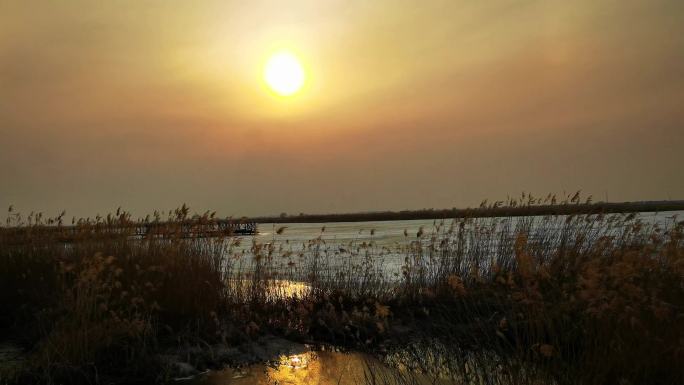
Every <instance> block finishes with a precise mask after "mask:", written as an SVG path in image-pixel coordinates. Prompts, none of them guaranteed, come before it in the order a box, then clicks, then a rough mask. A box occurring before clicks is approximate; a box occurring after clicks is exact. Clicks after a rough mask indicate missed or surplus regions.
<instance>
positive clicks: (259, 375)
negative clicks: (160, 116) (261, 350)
mask: <svg viewBox="0 0 684 385" xmlns="http://www.w3.org/2000/svg"><path fill="white" fill-rule="evenodd" d="M366 383H367V384H387V385H390V384H400V383H411V384H448V383H449V382H448V381H445V380H442V379H435V378H428V377H426V376H422V375H417V374H410V373H407V372H405V371H401V372H400V371H398V370H395V369H392V368H389V367H387V366H385V365H383V364H382V363H380V361H378V360H377V359H376V358H374V357H372V356H369V355H366V354H362V353H341V352H331V351H319V352H313V351H310V352H305V353H301V354H293V355H288V356H281V357H280V359H279V360H278V361H277V362H274V363H271V364H264V365H253V366H249V367H246V368H239V369H233V368H229V369H225V370H222V371H218V372H212V373H209V374H207V375H205V376H202V377H201V378H198V379H196V380H194V381H193V382H192V384H193V385H195V384H196V385H199V384H202V385H357V384H366Z"/></svg>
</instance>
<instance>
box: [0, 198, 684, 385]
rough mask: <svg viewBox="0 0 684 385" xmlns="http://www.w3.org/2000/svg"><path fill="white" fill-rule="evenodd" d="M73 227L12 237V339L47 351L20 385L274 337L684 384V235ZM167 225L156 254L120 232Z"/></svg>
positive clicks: (430, 365)
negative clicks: (268, 234)
mask: <svg viewBox="0 0 684 385" xmlns="http://www.w3.org/2000/svg"><path fill="white" fill-rule="evenodd" d="M573 199H575V198H574V197H573ZM577 199H579V198H577ZM573 203H575V202H574V201H573V202H570V203H569V204H573ZM516 207H519V205H518V206H516ZM62 219H63V215H62V216H59V217H57V218H53V219H44V218H42V217H41V216H40V215H31V216H29V217H27V218H26V219H22V218H21V216H20V215H18V214H17V213H15V212H13V211H12V212H10V213H9V215H8V222H7V225H6V226H4V227H1V228H0V322H1V325H0V327H1V330H2V333H3V335H4V336H3V338H4V339H10V338H11V339H14V340H15V341H16V342H18V343H20V344H22V345H23V346H25V347H27V349H28V351H29V352H30V356H29V359H28V360H27V363H26V365H25V366H26V367H25V370H23V371H20V373H19V374H17V375H15V376H13V381H15V382H19V383H79V382H81V383H102V382H109V383H111V382H132V381H139V382H151V381H158V382H163V381H164V380H165V378H166V377H165V373H167V372H166V369H165V368H164V367H163V363H162V362H160V361H159V360H157V357H158V353H159V352H160V351H162V350H163V349H167V348H168V347H169V346H177V345H184V344H185V345H187V344H197V345H211V344H217V343H221V344H226V345H231V344H239V343H242V342H245V341H249V340H251V339H253V338H256V337H258V336H260V335H264V334H275V335H280V336H283V337H286V338H289V339H293V340H298V341H303V342H312V343H326V344H335V345H338V346H343V347H347V348H351V349H358V350H363V351H367V352H370V353H375V354H377V355H380V356H381V357H383V359H384V361H385V362H386V363H387V364H389V365H393V366H397V367H404V368H410V369H412V370H413V372H412V373H415V372H421V373H423V374H425V375H429V376H432V377H433V378H435V379H440V378H441V379H451V380H453V381H455V382H459V383H462V382H465V383H468V382H478V383H491V384H503V383H507V384H511V383H512V384H516V383H520V384H522V383H531V382H539V381H542V382H545V383H557V384H565V383H568V384H570V383H582V384H607V383H625V384H631V383H633V384H636V383H659V384H670V383H682V382H684V377H683V374H682V371H681V368H680V364H681V362H684V327H683V326H682V325H684V322H682V320H684V240H683V239H684V238H683V230H684V225H683V224H682V222H677V220H676V219H675V218H673V219H672V220H671V221H670V222H669V223H668V224H667V225H666V226H663V227H659V226H657V225H651V224H647V223H644V222H642V221H640V220H639V218H638V217H637V216H635V215H633V214H630V215H627V214H610V215H603V214H592V215H570V216H555V215H548V216H544V217H522V218H513V217H503V218H458V219H454V220H436V221H435V222H434V226H433V228H431V229H427V228H426V229H421V230H420V231H419V232H418V233H417V234H409V233H408V232H405V237H406V242H405V243H404V244H403V245H402V246H400V248H399V249H393V248H387V247H380V246H378V245H376V244H375V243H374V242H373V240H372V238H371V240H366V241H363V242H351V243H349V244H339V243H331V242H328V241H326V240H325V239H324V238H323V237H322V235H323V233H324V231H325V228H322V229H321V236H319V237H316V238H315V239H312V240H309V241H307V242H303V243H297V244H295V243H294V242H290V241H288V240H287V229H286V228H284V227H281V228H279V229H278V231H274V235H273V240H272V242H270V243H268V244H259V243H256V242H252V243H249V241H248V240H247V239H246V238H231V237H227V236H225V237H224V236H222V237H212V238H203V237H201V234H199V235H198V236H197V237H194V238H183V237H182V232H180V231H178V227H179V226H187V225H188V223H197V224H206V223H211V221H214V220H215V219H214V216H213V215H212V214H210V213H205V214H203V215H196V216H190V215H189V210H188V209H187V207H185V206H183V207H181V208H180V209H178V210H176V211H174V212H171V213H169V214H168V216H167V218H166V219H165V220H164V221H162V220H161V215H160V214H156V215H155V216H153V217H152V219H150V218H147V219H145V220H141V221H134V220H132V219H131V217H130V215H129V214H127V213H125V212H122V211H119V212H117V213H116V214H114V215H110V216H108V217H104V218H100V217H97V218H94V219H84V220H79V221H73V226H65V225H64V224H63V223H62V222H63V221H62ZM152 221H156V222H157V223H163V226H159V229H160V231H158V232H156V233H155V234H150V235H148V236H147V237H146V238H136V237H132V236H131V233H130V232H128V231H122V230H121V229H127V228H131V227H134V226H136V225H140V224H144V223H150V222H152ZM197 228H198V229H201V228H202V226H198V227H197ZM67 231H68V233H69V237H68V239H69V241H68V242H65V238H64V236H63V235H64V233H65V232H67ZM195 234H196V235H197V233H196V232H195ZM373 235H374V231H372V232H371V236H373ZM245 242H247V243H248V244H245ZM398 255H399V256H401V259H398V258H397V256H398ZM388 265H391V266H395V267H396V269H394V270H393V269H390V268H387V266H388ZM378 373H386V372H385V371H380V372H378ZM382 375H383V376H384V375H385V374H382ZM0 376H2V374H0ZM5 376H7V375H5ZM369 376H370V377H369V378H368V380H369V382H371V383H383V381H384V382H385V383H391V382H389V381H395V382H394V383H397V382H396V381H398V380H397V379H389V378H384V377H383V378H380V377H377V376H375V377H374V375H373V372H372V371H371V372H369ZM381 377H382V376H381ZM0 378H1V377H0ZM409 380H410V376H408V377H407V378H404V379H402V380H401V381H402V382H403V383H408V381H409ZM402 382H400V383H402Z"/></svg>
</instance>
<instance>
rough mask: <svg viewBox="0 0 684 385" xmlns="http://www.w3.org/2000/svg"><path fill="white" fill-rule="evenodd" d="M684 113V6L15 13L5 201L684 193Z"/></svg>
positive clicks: (270, 201)
mask: <svg viewBox="0 0 684 385" xmlns="http://www.w3.org/2000/svg"><path fill="white" fill-rule="evenodd" d="M280 48H287V49H289V50H292V51H294V52H296V53H297V54H298V56H299V57H300V59H301V60H302V62H303V64H304V66H305V67H306V70H307V75H308V79H307V83H306V87H305V89H304V90H303V91H302V92H300V93H299V94H297V95H295V96H293V97H291V98H289V99H282V98H277V97H274V96H273V94H272V93H269V92H268V91H267V90H266V89H265V86H264V84H263V81H262V80H261V77H260V76H261V70H262V67H263V63H264V61H265V60H266V58H267V57H268V55H269V54H270V53H272V52H273V51H274V50H276V49H280ZM683 105H684V2H681V1H572V2H568V1H539V2H533V1H487V2H473V1H455V0H452V1H427V2H409V1H397V0H392V1H390V0H382V1H373V2H368V1H358V2H348V1H314V0H312V1H291V2H287V3H285V2H282V1H276V0H272V1H253V2H238V1H235V2H230V1H215V2H211V1H203V2H178V1H150V2H137V1H116V2H107V3H104V2H97V3H94V2H91V1H84V0H74V1H69V2H50V3H47V2H33V1H4V2H2V4H0V181H1V182H0V207H6V206H9V205H10V204H14V205H15V206H16V207H17V208H18V209H19V210H21V211H24V212H28V211H31V210H42V211H45V212H46V213H48V214H54V213H57V212H58V211H61V210H62V209H66V210H67V212H68V213H69V214H71V215H77V216H88V215H90V216H92V215H94V214H96V213H104V212H108V211H112V210H115V209H116V207H118V206H123V207H124V208H127V209H130V210H133V211H134V212H135V213H136V214H141V215H142V214H144V213H147V212H150V211H152V210H154V209H169V208H173V207H176V206H178V205H179V204H181V203H184V202H185V203H187V204H189V205H190V206H191V207H192V208H194V209H195V210H197V211H204V210H206V209H213V210H217V211H218V212H219V214H221V215H243V214H244V215H255V214H270V213H280V212H290V213H299V212H341V211H343V212H346V211H364V210H384V209H404V208H423V207H453V206H457V207H462V206H468V205H476V204H477V203H479V202H480V201H481V200H482V199H485V198H490V199H500V198H505V197H506V195H508V194H511V195H517V194H519V193H520V192H521V191H528V192H532V193H535V194H538V195H545V194H546V193H548V192H558V193H562V192H563V191H574V190H578V189H582V190H583V191H584V192H586V193H588V194H594V195H595V198H596V199H599V200H600V199H604V198H605V197H606V195H607V196H608V198H609V199H610V200H648V199H668V198H670V199H683V198H684V178H682V176H684V173H683V172H682V166H681V165H682V164H684V151H683V150H684V127H683V125H684V108H682V106H683Z"/></svg>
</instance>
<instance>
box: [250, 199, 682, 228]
mask: <svg viewBox="0 0 684 385" xmlns="http://www.w3.org/2000/svg"><path fill="white" fill-rule="evenodd" d="M677 210H684V200H672V201H644V202H597V203H568V204H555V205H531V206H517V207H511V206H505V207H479V208H466V209H439V210H436V209H426V210H403V211H380V212H366V213H346V214H300V215H280V216H263V217H251V218H246V219H245V220H247V221H250V222H255V223H325V222H370V221H401V220H414V219H448V218H468V217H470V218H483V217H518V216H534V215H570V214H599V213H604V214H608V213H638V212H661V211H677Z"/></svg>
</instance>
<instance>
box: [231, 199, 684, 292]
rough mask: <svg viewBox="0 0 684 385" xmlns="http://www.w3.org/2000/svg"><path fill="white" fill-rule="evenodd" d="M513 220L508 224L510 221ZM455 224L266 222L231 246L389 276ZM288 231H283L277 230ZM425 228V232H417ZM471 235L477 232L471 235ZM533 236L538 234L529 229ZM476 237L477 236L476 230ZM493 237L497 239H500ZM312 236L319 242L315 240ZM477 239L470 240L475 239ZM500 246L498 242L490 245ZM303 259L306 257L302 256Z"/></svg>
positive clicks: (501, 227)
mask: <svg viewBox="0 0 684 385" xmlns="http://www.w3.org/2000/svg"><path fill="white" fill-rule="evenodd" d="M564 218H565V217H564V216H558V217H552V218H551V219H553V222H551V224H550V225H549V224H548V223H546V224H544V225H543V226H541V227H539V229H540V230H543V232H542V234H541V235H542V236H545V235H548V234H546V232H548V230H549V226H563V224H564V222H565V221H564ZM636 218H638V219H639V220H640V221H642V222H643V223H644V224H657V225H659V226H660V227H663V228H665V227H668V226H670V225H672V223H673V218H678V220H681V219H682V218H684V211H670V212H660V213H654V212H645V213H639V214H636ZM547 219H549V217H535V216H533V217H512V218H480V219H478V221H480V222H481V223H483V224H485V226H487V224H491V223H493V222H496V223H498V225H497V226H498V227H497V229H498V230H497V231H504V232H511V231H514V230H515V228H516V226H517V225H518V224H522V223H529V222H536V223H539V222H541V221H544V220H547ZM506 221H509V224H508V225H505V223H506ZM453 223H454V220H452V219H436V220H432V219H429V220H404V221H374V222H333V223H282V224H261V225H259V234H257V235H254V236H246V237H241V244H240V245H239V246H238V247H237V248H234V249H233V250H232V252H233V253H235V254H238V253H245V254H246V255H247V256H249V255H250V248H251V247H252V243H253V242H256V243H259V244H262V245H272V247H273V249H274V250H275V255H276V256H282V255H283V254H284V253H287V252H288V251H289V252H291V253H302V254H303V255H305V256H311V255H313V254H316V255H317V256H320V257H321V258H320V260H321V263H323V264H325V266H327V267H329V268H331V269H335V268H339V267H340V265H341V264H343V263H347V262H349V261H353V262H359V261H361V260H362V259H363V258H364V257H367V256H369V255H370V256H372V258H373V261H374V264H375V265H376V266H382V268H383V272H384V273H386V275H387V277H389V278H390V279H392V277H397V276H398V274H400V272H401V268H402V266H403V264H404V261H405V257H406V255H407V246H408V245H410V244H411V243H414V244H415V242H419V243H421V244H423V245H429V244H430V243H431V242H432V241H433V240H434V239H437V240H441V239H442V238H444V237H446V236H447V234H446V233H447V231H448V229H449V227H450V226H452V224H453ZM279 229H283V231H282V232H281V233H280V234H278V232H279V231H278V230H279ZM419 233H421V235H422V236H421V237H418V234H419ZM471 235H472V234H471ZM530 235H531V236H533V235H534V234H530ZM475 236H476V235H475ZM494 238H496V237H493V238H492V239H493V240H495V239H494ZM312 240H313V241H314V242H312ZM473 241H474V239H471V240H468V242H473ZM489 247H491V248H492V249H496V247H497V244H495V243H492V244H490V245H489ZM278 261H279V262H278V263H280V264H282V266H281V268H282V269H283V270H287V263H289V262H290V261H291V259H290V260H286V259H279V260H278ZM297 262H301V260H297ZM240 269H245V270H249V269H251V266H249V263H244V264H243V265H241V267H240Z"/></svg>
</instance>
